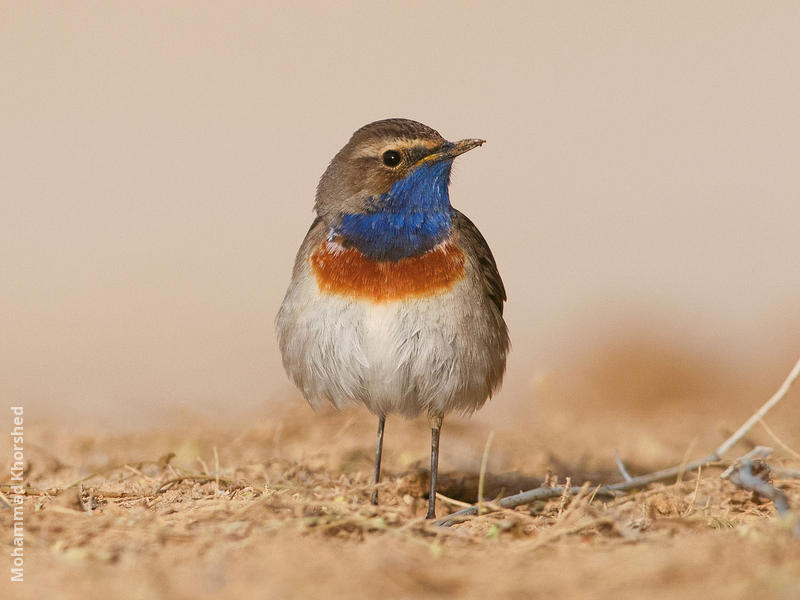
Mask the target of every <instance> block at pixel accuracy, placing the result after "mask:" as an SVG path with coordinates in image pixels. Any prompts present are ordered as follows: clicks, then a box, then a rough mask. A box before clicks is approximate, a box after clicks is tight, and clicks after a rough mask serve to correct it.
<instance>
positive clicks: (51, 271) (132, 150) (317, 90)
mask: <svg viewBox="0 0 800 600" xmlns="http://www.w3.org/2000/svg"><path fill="white" fill-rule="evenodd" d="M798 31H800V4H798V3H796V2H791V1H789V2H770V3H752V2H729V1H725V2H715V1H710V2H703V3H696V2H669V3H653V2H647V3H644V2H632V1H631V2H604V3H595V2H563V3H550V2H492V3H467V2H455V1H441V2H435V3H427V2H371V3H357V2H337V3H322V2H310V3H283V2H280V3H279V2H227V3H224V4H221V3H219V2H171V3H168V4H165V3H155V2H153V3H129V2H108V1H103V2H72V3H68V4H59V3H49V2H3V3H1V4H0V72H2V79H3V81H2V87H3V91H2V93H0V395H2V397H3V398H4V400H6V403H7V404H9V405H11V404H19V403H24V404H25V406H26V415H27V416H29V417H31V418H32V419H35V420H37V421H48V422H53V423H58V424H65V423H66V424H89V425H91V426H97V425H101V426H103V427H107V428H111V429H116V428H122V429H125V428H141V427H152V426H154V425H156V424H161V425H163V424H165V423H169V422H171V421H175V420H179V419H182V418H184V416H185V415H186V414H187V413H199V414H206V415H211V416H213V417H214V418H218V419H221V420H226V419H236V418H241V417H243V416H247V415H258V414H263V412H264V411H266V410H268V409H269V407H270V406H272V405H274V404H275V403H280V402H286V401H289V402H297V403H299V402H301V400H300V399H299V395H298V393H297V392H296V390H295V389H294V388H293V387H292V386H291V384H290V383H289V381H288V380H287V378H286V377H285V375H284V373H283V371H282V368H281V366H280V358H279V355H278V351H277V345H276V342H275V336H274V331H273V319H274V316H275V314H276V312H277V309H278V306H279V304H280V301H281V299H282V296H283V293H284V290H285V287H286V285H287V284H288V281H289V276H290V270H291V266H292V263H293V260H294V255H295V252H296V250H297V248H298V246H299V244H300V241H301V240H302V238H303V236H304V234H305V232H306V229H307V227H308V225H309V224H310V222H311V219H312V205H313V201H314V192H315V186H316V184H317V181H318V179H319V177H320V175H321V174H322V172H323V170H324V169H325V167H326V165H327V162H328V161H329V160H330V159H331V157H332V156H333V155H334V154H335V153H336V151H337V150H338V149H339V148H340V147H341V146H342V145H344V143H345V142H346V141H347V139H348V138H349V136H350V134H351V133H352V132H353V131H354V130H355V129H357V128H358V127H360V126H361V125H363V124H365V123H368V122H370V121H373V120H375V119H380V118H386V117H395V116H402V117H408V118H412V119H416V120H419V121H422V122H424V123H426V124H429V125H431V126H433V127H434V128H436V129H438V130H439V131H440V132H441V133H442V134H443V135H444V136H445V137H448V138H450V139H460V138H464V137H481V138H485V139H486V140H488V143H487V144H486V145H485V146H484V147H483V148H481V149H480V150H478V151H475V152H471V153H469V154H468V155H465V156H464V157H462V158H460V159H459V160H458V161H457V162H456V167H455V170H454V177H453V184H452V188H451V199H452V201H453V204H454V206H456V207H457V208H459V209H460V210H461V211H463V212H465V213H466V214H467V215H468V216H469V217H470V218H471V219H472V220H473V221H474V222H475V223H476V224H477V225H478V226H479V227H480V229H481V230H482V232H483V233H484V235H485V237H486V238H487V240H488V241H489V243H490V245H491V247H492V249H493V251H494V253H495V256H496V258H497V262H498V263H499V266H500V270H501V273H502V275H503V278H504V279H505V282H506V287H507V289H508V294H509V302H508V304H507V312H506V315H507V320H508V324H509V327H510V329H511V334H512V340H513V351H512V354H511V358H510V362H509V366H508V373H507V378H506V383H505V386H504V388H503V391H502V392H501V394H500V395H499V397H498V398H496V399H495V400H493V401H492V402H491V403H490V404H489V405H487V408H486V409H485V410H484V411H482V412H481V413H479V416H478V417H477V418H478V419H482V420H485V421H486V422H487V423H491V422H494V423H497V424H500V425H502V424H504V423H505V424H509V423H512V421H513V419H515V418H516V416H515V415H519V414H526V415H530V416H531V421H530V423H531V427H541V426H542V423H550V424H553V423H559V422H561V421H559V419H561V420H562V421H563V423H562V426H563V427H568V426H569V422H568V421H569V420H570V419H571V420H574V419H576V418H579V417H580V416H581V415H589V414H593V413H594V414H605V415H606V416H608V417H609V418H610V419H611V420H616V421H617V423H622V424H624V422H625V420H626V419H627V418H632V416H635V415H639V416H641V415H642V414H646V415H651V416H653V418H654V419H656V420H657V421H658V420H663V419H665V418H666V417H667V416H669V419H670V420H671V422H672V423H679V422H680V419H681V411H682V410H683V407H687V406H691V407H692V408H693V410H695V412H697V411H699V413H701V414H704V415H710V416H712V417H713V418H714V419H719V418H720V415H724V414H726V413H727V412H729V411H730V410H731V407H740V410H739V409H737V410H739V412H738V413H737V414H736V415H735V416H733V417H731V418H730V419H729V421H730V425H731V426H735V425H737V424H738V423H739V422H740V421H741V420H742V417H744V416H746V415H747V414H749V413H750V412H751V411H752V409H753V408H754V407H755V406H757V405H758V404H760V403H761V402H762V401H763V400H764V399H765V398H766V396H768V395H769V394H770V393H772V392H773V391H774V389H775V388H777V386H778V384H779V383H780V381H781V380H782V379H783V377H784V376H785V374H786V373H787V372H788V370H789V369H790V368H791V366H792V364H793V363H794V361H795V360H796V359H797V355H798V352H799V351H800V343H798V342H800V261H798V254H799V251H800V241H799V240H798V224H799V223H800V202H798V200H799V199H800V169H798V159H800V110H798V106H800V36H798ZM782 410H784V412H783V413H781V414H783V415H784V417H785V418H781V419H780V422H779V423H778V427H777V428H778V429H781V431H782V433H783V434H784V435H787V436H789V438H791V436H792V435H794V436H796V435H797V433H798V432H797V427H796V426H795V425H796V424H797V417H798V413H797V411H794V410H793V409H790V408H784V409H782ZM309 416H310V409H309ZM565 420H566V421H565ZM528 422H529V421H526V423H528ZM526 426H527V425H526ZM553 426H555V425H553ZM683 441H684V442H685V439H684V440H683ZM682 443H683V442H682ZM423 446H424V445H423ZM422 450H424V447H421V448H420V451H422Z"/></svg>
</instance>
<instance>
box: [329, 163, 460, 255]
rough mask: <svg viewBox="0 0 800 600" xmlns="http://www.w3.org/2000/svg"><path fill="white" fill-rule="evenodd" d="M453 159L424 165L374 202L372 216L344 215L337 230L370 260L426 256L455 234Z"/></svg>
mask: <svg viewBox="0 0 800 600" xmlns="http://www.w3.org/2000/svg"><path fill="white" fill-rule="evenodd" d="M452 164H453V161H452V160H442V161H439V162H435V163H430V164H424V165H421V166H419V167H417V168H416V169H414V170H413V171H411V173H409V174H408V175H407V176H406V177H405V178H403V179H401V180H399V181H397V182H395V183H394V185H392V187H391V189H390V190H389V193H388V194H382V195H380V196H377V197H373V198H370V199H369V200H368V205H369V206H371V208H372V210H371V212H367V213H355V214H353V213H345V214H343V215H342V218H341V222H340V223H339V225H338V226H336V227H335V228H334V230H333V232H334V234H336V235H338V236H341V237H342V238H344V241H345V242H346V243H349V244H351V245H353V246H355V247H356V248H358V250H359V251H361V252H362V253H363V254H365V255H366V256H369V257H370V258H373V259H375V260H391V261H397V260H400V259H401V258H408V257H411V256H418V255H420V254H424V253H425V252H427V251H428V250H430V249H431V248H433V247H434V246H436V245H437V244H439V243H441V242H442V241H444V240H445V239H446V238H447V237H448V236H449V235H450V228H451V225H452V217H451V211H452V208H451V207H450V194H449V192H448V186H449V185H450V168H451V167H452Z"/></svg>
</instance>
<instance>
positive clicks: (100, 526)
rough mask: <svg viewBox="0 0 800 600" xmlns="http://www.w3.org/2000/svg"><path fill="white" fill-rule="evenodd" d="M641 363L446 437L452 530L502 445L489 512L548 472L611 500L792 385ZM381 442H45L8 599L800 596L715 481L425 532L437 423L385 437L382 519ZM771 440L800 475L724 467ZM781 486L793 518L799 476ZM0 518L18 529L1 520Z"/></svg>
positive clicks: (104, 436)
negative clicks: (766, 466) (621, 485)
mask: <svg viewBox="0 0 800 600" xmlns="http://www.w3.org/2000/svg"><path fill="white" fill-rule="evenodd" d="M631 360H633V359H630V357H628V358H625V357H616V358H614V359H613V360H612V361H611V363H612V364H610V366H609V364H606V365H605V366H604V365H585V368H583V369H582V371H581V372H582V373H583V376H582V377H581V378H580V381H581V384H580V386H577V385H573V384H569V385H568V384H566V383H560V382H559V381H558V378H557V377H556V378H555V379H556V381H550V382H544V383H541V385H540V387H539V389H538V390H537V391H535V393H534V396H535V400H536V401H535V402H531V403H527V404H526V408H521V407H519V406H517V407H516V408H514V409H513V410H511V409H509V412H510V414H511V415H513V418H506V419H488V420H481V419H473V420H459V419H451V420H450V421H449V422H446V424H445V429H444V432H443V440H442V443H443V447H442V449H443V452H442V461H441V469H442V485H441V491H442V494H443V495H444V496H445V497H447V498H450V499H451V500H447V499H441V500H440V502H439V504H438V513H439V515H444V514H447V513H449V512H453V511H455V510H458V508H459V507H460V505H459V502H472V501H474V500H475V498H476V495H477V480H478V471H479V465H480V461H481V456H482V454H483V449H484V444H485V441H486V439H487V435H488V432H489V430H490V429H491V430H494V432H495V433H494V439H493V443H492V447H491V451H490V455H489V456H490V460H489V469H488V474H487V484H486V495H487V496H490V497H496V496H499V495H503V494H509V493H515V492H517V491H520V490H521V489H527V488H530V487H534V486H536V485H538V484H539V483H541V481H542V479H543V478H544V477H546V476H548V473H549V474H550V477H551V479H554V480H557V481H559V482H563V481H564V478H565V477H568V476H569V477H570V478H571V480H572V482H573V483H577V484H580V483H582V482H583V481H584V480H591V481H592V482H593V483H601V482H611V481H617V480H619V478H620V475H619V473H618V472H617V471H616V467H615V465H614V451H615V449H619V450H620V452H621V455H622V456H623V457H624V458H625V460H626V462H627V464H628V467H629V469H630V470H631V471H632V472H634V474H636V473H642V472H647V471H650V470H655V469H657V468H661V467H664V466H669V465H673V464H678V463H680V462H681V461H682V460H686V458H697V457H700V456H702V455H705V454H706V453H707V452H708V451H709V450H711V449H713V448H714V447H715V446H716V445H717V444H718V443H719V442H720V441H721V440H722V439H723V438H724V436H725V434H726V432H730V431H732V430H733V429H735V427H736V426H738V424H739V423H740V422H742V421H743V420H744V418H746V417H747V416H748V414H749V413H751V412H752V411H753V410H754V409H755V408H756V407H757V406H758V405H759V404H760V403H761V402H762V401H763V400H764V399H765V398H766V397H767V396H768V395H769V393H771V391H773V389H774V388H776V387H777V384H779V383H780V379H778V380H776V381H773V382H772V383H773V385H772V386H771V387H766V386H762V387H763V389H762V387H759V385H761V384H759V385H756V386H754V387H753V388H752V389H749V388H746V387H743V386H742V385H741V380H740V379H739V378H738V377H739V375H733V374H729V376H728V377H723V376H720V375H719V374H714V373H713V372H712V371H711V370H709V369H708V368H704V367H697V365H691V364H688V363H686V362H681V361H678V362H677V363H676V362H675V361H673V360H671V359H670V360H666V359H664V358H663V357H662V359H656V358H654V357H652V356H651V357H649V358H648V359H647V360H646V361H645V363H643V364H647V365H650V367H647V368H645V367H641V368H634V369H633V371H632V370H631V364H630V363H631ZM634 362H635V361H634ZM621 365H624V368H621ZM654 365H655V366H654ZM696 367H697V368H696ZM615 372H616V373H617V375H613V373H615ZM623 372H624V373H625V375H624V376H622V375H620V373H623ZM632 372H635V373H637V377H632V376H631V375H630V373H632ZM571 380H572V378H570V381H571ZM658 381H660V382H661V383H660V384H657V385H656V384H654V382H658ZM697 382H703V383H702V384H698V383H697ZM668 383H669V385H668ZM656 389H658V390H662V394H661V396H663V398H669V399H670V400H669V401H668V402H667V401H663V399H660V398H661V396H657V397H655V398H654V397H653V395H652V391H653V390H656ZM602 390H605V393H606V394H607V395H606V396H605V398H606V401H605V402H603V397H604V395H603V393H601V391H602ZM646 390H650V391H651V395H650V398H651V399H650V400H649V401H648V403H647V405H646V406H645V405H643V404H642V403H643V398H646V397H647V396H643V395H642V394H644V393H646ZM711 390H716V391H715V392H714V391H711ZM756 391H757V392H758V394H761V395H760V396H759V397H754V394H755V392H756ZM762 392H767V393H764V394H762ZM610 397H613V398H614V401H613V402H611V401H609V400H608V398H610ZM797 399H798V390H793V392H792V393H791V395H790V396H787V398H786V400H785V403H784V404H782V405H781V406H780V407H779V409H778V410H777V411H776V413H775V414H774V415H771V416H770V419H768V421H769V422H770V424H771V425H772V429H773V430H774V432H775V433H776V434H777V435H778V436H780V437H781V439H782V440H783V441H784V442H785V443H787V445H789V446H791V445H792V435H793V432H796V431H797V428H796V426H795V424H796V423H797V422H798V420H797V411H796V409H795V408H794V407H793V405H794V404H797ZM374 429H375V423H374V419H373V418H372V417H371V416H369V415H368V414H365V413H364V412H363V411H360V410H357V409H353V410H347V411H344V412H342V413H335V412H323V413H320V414H314V413H313V412H312V411H311V410H310V409H309V408H308V407H306V406H305V405H304V404H302V403H301V402H300V401H299V400H293V401H289V400H288V399H287V401H286V403H285V404H281V405H279V406H275V407H273V408H271V409H269V410H268V411H265V412H264V413H263V414H261V415H259V416H258V417H257V418H253V419H252V420H249V421H247V422H241V423H233V424H231V423H218V422H216V423H215V422H211V421H209V420H207V419H201V418H189V417H187V418H185V419H184V421H183V422H181V423H177V424H171V425H170V426H168V427H164V428H163V429H160V430H150V431H146V432H138V433H112V432H103V431H93V430H91V429H87V430H79V429H72V430H69V429H68V428H65V427H63V426H56V425H50V426H46V425H41V424H39V425H37V424H34V425H32V426H30V427H29V428H28V429H26V478H27V485H28V486H29V487H28V493H27V495H26V497H25V503H24V508H25V581H24V583H17V584H10V583H8V582H7V577H6V576H4V577H3V588H2V589H5V590H6V591H5V592H3V597H14V598H42V597H53V598H65V599H69V598H86V597H89V598H100V597H120V598H141V599H149V598H210V597H222V596H230V597H239V596H241V597H245V596H247V597H258V598H261V597H264V598H376V597H388V598H395V597H396V598H406V597H407V598H429V597H441V598H486V597H502V598H552V597H555V596H558V597H560V598H564V599H570V598H593V597H598V598H599V597H612V596H613V597H615V598H642V597H646V598H655V599H659V598H678V597H680V598H687V599H692V598H705V599H707V598H740V597H745V596H752V597H758V598H786V599H788V598H797V597H800V542H798V541H797V540H796V539H794V538H793V537H792V535H791V529H790V523H789V522H788V521H787V520H782V519H779V518H778V517H777V516H776V513H775V509H774V507H773V505H772V503H771V502H769V501H766V500H765V499H763V498H758V497H754V495H753V494H752V493H751V492H748V491H745V490H741V489H738V488H736V487H735V486H734V485H733V484H731V483H730V482H728V481H723V480H721V479H720V477H719V474H720V469H718V468H708V469H705V470H703V471H702V472H700V473H698V472H687V473H685V474H684V475H683V477H682V478H681V481H669V482H666V483H665V484H657V485H654V486H651V487H650V488H648V489H645V490H640V491H638V492H636V493H634V494H631V495H628V496H625V497H621V498H618V499H614V500H606V501H601V500H598V499H595V500H594V501H593V502H591V503H590V502H589V498H588V497H587V496H580V495H578V496H577V497H569V498H555V499H553V500H550V501H548V502H540V503H537V504H536V505H532V506H524V507H518V508H517V509H515V510H504V511H500V512H495V513H492V514H488V515H483V516H481V517H478V518H474V519H471V520H468V521H465V522H463V523H460V524H458V525H455V526H453V527H450V528H437V527H435V526H433V525H432V524H431V523H429V522H426V521H425V520H424V519H423V518H422V517H423V516H424V511H425V505H426V501H425V489H426V485H427V477H428V473H427V468H426V464H427V454H426V452H427V444H428V432H427V425H426V423H425V422H424V421H423V420H419V421H414V422H408V421H403V420H402V419H393V420H391V419H390V420H389V421H388V423H387V430H386V445H385V458H384V467H385V478H384V483H383V484H382V485H381V489H380V494H381V502H380V506H378V507H372V506H371V505H370V504H369V502H368V498H369V493H370V485H369V479H370V470H371V462H372V453H373V448H374ZM761 443H763V444H768V445H771V446H775V447H776V448H775V452H774V454H773V456H772V457H771V458H770V464H771V465H772V466H773V467H774V468H776V469H777V468H781V469H792V468H794V469H796V468H798V467H800V460H797V459H795V458H794V457H793V456H792V454H791V452H790V451H789V450H785V449H781V448H778V447H777V444H776V443H775V441H774V440H773V439H772V438H771V437H770V436H769V434H768V433H767V431H766V430H765V429H763V428H760V427H759V428H757V429H754V430H753V431H752V432H751V434H750V435H749V436H748V437H747V439H745V441H744V442H742V443H741V444H740V445H738V446H737V447H736V448H735V449H734V451H732V453H731V456H730V458H735V457H737V456H740V455H741V454H743V453H744V452H746V451H747V450H748V449H749V448H750V447H752V446H753V445H755V444H761ZM734 455H735V456H734ZM774 483H775V485H776V486H777V487H779V488H781V489H783V490H784V491H785V492H786V494H787V495H788V496H789V499H790V501H791V502H792V504H793V505H794V506H800V480H794V479H791V478H788V477H787V476H781V475H780V474H778V475H776V476H775V478H774ZM590 489H591V488H590ZM3 492H4V494H5V497H6V498H8V497H9V494H10V492H9V489H8V487H7V486H6V487H4V488H3ZM0 517H1V518H2V526H3V527H4V528H5V530H6V531H10V523H11V512H10V510H9V509H8V508H7V507H4V509H3V510H2V511H0ZM10 548H11V547H10V546H8V545H6V546H5V550H7V551H10ZM3 554H7V552H6V551H4V552H3ZM0 560H3V559H0ZM5 560H8V559H5Z"/></svg>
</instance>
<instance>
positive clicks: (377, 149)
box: [352, 138, 443, 158]
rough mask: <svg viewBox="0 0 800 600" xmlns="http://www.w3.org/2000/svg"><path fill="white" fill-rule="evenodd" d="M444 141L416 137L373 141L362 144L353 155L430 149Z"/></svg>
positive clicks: (368, 155) (355, 156) (378, 154)
mask: <svg viewBox="0 0 800 600" xmlns="http://www.w3.org/2000/svg"><path fill="white" fill-rule="evenodd" d="M441 143H443V142H437V141H434V140H422V139H415V138H400V139H396V140H393V141H392V142H389V143H386V142H384V143H373V144H367V145H366V146H361V147H360V148H359V149H358V151H357V152H355V153H354V154H353V155H352V158H368V157H373V156H380V155H381V154H383V153H384V152H386V151H387V150H403V151H408V150H412V149H414V148H419V147H422V148H427V149H428V150H433V149H434V148H436V147H437V146H439V145H440V144H441Z"/></svg>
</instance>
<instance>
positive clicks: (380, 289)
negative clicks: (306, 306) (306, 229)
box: [309, 240, 466, 302]
mask: <svg viewBox="0 0 800 600" xmlns="http://www.w3.org/2000/svg"><path fill="white" fill-rule="evenodd" d="M309 261H310V264H311V272H312V273H313V275H314V278H315V279H316V282H317V285H318V287H319V290H320V291H321V292H323V293H328V294H336V295H342V296H349V297H352V298H354V299H362V300H369V301H372V302H388V301H396V300H403V299H406V298H413V297H424V296H432V295H435V294H439V293H442V292H446V291H448V290H449V289H451V288H452V287H453V286H454V285H455V284H456V283H457V282H458V281H460V280H462V279H463V278H464V277H465V262H466V258H465V256H464V253H463V252H462V251H461V249H459V248H458V247H457V246H456V245H455V244H453V243H452V242H450V241H449V240H446V241H444V242H442V243H440V244H438V245H437V246H435V247H434V248H432V249H431V250H429V251H428V252H425V253H424V254H421V255H419V256H411V257H408V258H402V259H400V260H397V261H380V260H374V259H371V258H369V257H368V256H365V255H364V254H362V253H361V252H360V251H359V250H358V249H357V248H353V247H344V246H342V245H341V244H339V243H338V242H336V241H327V240H326V241H324V242H322V243H321V244H320V245H319V246H317V247H316V248H315V249H314V251H313V252H312V253H311V256H310V258H309Z"/></svg>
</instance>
